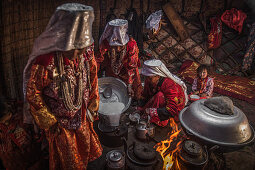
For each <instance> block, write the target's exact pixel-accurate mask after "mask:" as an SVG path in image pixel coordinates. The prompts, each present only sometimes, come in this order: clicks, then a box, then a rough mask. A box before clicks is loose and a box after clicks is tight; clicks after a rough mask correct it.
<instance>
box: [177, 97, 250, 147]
mask: <svg viewBox="0 0 255 170" xmlns="http://www.w3.org/2000/svg"><path fill="white" fill-rule="evenodd" d="M206 100H209V99H202V100H198V101H196V102H194V103H192V104H191V105H190V106H189V107H186V108H184V109H183V110H182V111H181V112H180V114H179V120H180V122H181V125H182V127H183V128H184V129H186V130H188V131H189V132H190V133H191V134H193V135H194V136H196V137H198V138H200V139H203V140H204V141H206V142H209V143H210V144H217V145H221V146H233V147H239V146H245V145H247V144H250V143H251V142H252V141H253V140H254V130H253V128H252V127H251V126H250V125H249V122H248V120H247V117H246V116H245V114H244V113H243V112H242V111H241V110H240V109H239V108H237V107H235V106H234V107H233V114H222V113H219V112H216V111H213V110H211V109H210V108H208V107H207V106H206V105H205V104H204V103H205V101H206Z"/></svg>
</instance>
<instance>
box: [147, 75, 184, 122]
mask: <svg viewBox="0 0 255 170" xmlns="http://www.w3.org/2000/svg"><path fill="white" fill-rule="evenodd" d="M159 92H160V93H159ZM143 96H144V98H145V99H150V100H149V101H148V102H147V104H146V105H145V106H144V108H143V109H144V110H145V109H147V108H162V107H165V108H166V110H167V111H168V112H169V116H173V117H174V120H175V121H179V112H180V111H181V110H182V109H183V108H184V106H185V95H184V92H183V89H182V87H181V86H180V85H178V84H176V83H175V82H174V81H173V80H172V79H170V78H164V80H163V83H162V85H161V86H160V87H158V86H157V87H155V86H154V87H153V85H151V84H150V82H149V81H148V80H147V79H146V80H145V85H144V91H143ZM156 112H157V111H156ZM157 114H159V113H156V114H154V115H153V119H152V121H153V122H154V123H156V124H158V125H160V126H165V125H166V124H167V122H164V121H161V122H158V121H159V118H158V116H157ZM167 121H168V120H167Z"/></svg>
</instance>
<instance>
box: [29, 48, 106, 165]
mask: <svg viewBox="0 0 255 170" xmlns="http://www.w3.org/2000/svg"><path fill="white" fill-rule="evenodd" d="M56 55H57V53H50V54H47V55H42V56H38V57H37V58H36V60H35V62H34V64H33V65H32V68H31V76H30V80H29V82H28V85H27V100H28V101H29V103H30V106H31V114H32V115H33V118H34V120H35V122H36V124H37V125H38V126H39V127H40V128H41V129H43V130H44V131H45V133H46V136H47V138H48V141H49V156H50V157H49V159H50V169H86V167H87V163H88V161H92V160H94V159H96V158H98V157H99V156H100V155H101V154H102V148H101V145H100V142H99V140H98V137H97V134H96V133H95V132H94V130H93V124H92V123H91V122H90V121H88V119H87V117H86V111H87V109H88V110H90V112H92V113H96V112H97V110H98V105H99V95H98V79H97V67H96V61H95V59H94V52H93V46H90V47H87V51H86V53H85V54H83V57H81V58H80V60H78V59H77V61H76V62H77V63H79V62H82V63H83V64H84V65H89V67H88V66H85V69H83V70H81V74H82V76H81V77H82V78H81V79H79V78H77V75H78V73H77V64H76V62H75V61H71V60H69V59H67V58H64V57H63V62H64V64H63V65H64V73H65V79H66V80H65V81H69V80H70V84H69V85H70V86H71V87H69V90H71V92H70V94H71V100H72V102H74V103H77V100H78V97H77V96H78V94H79V83H80V82H79V81H81V82H82V84H81V86H80V87H82V88H81V90H82V104H81V107H80V108H76V109H72V110H69V109H67V107H66V104H65V102H64V99H63V95H62V90H63V89H62V88H61V86H60V85H59V80H58V78H57V77H58V73H57V72H56V69H57V67H56V66H57V65H58V64H57V62H56ZM58 57H60V56H58ZM89 82H90V83H89ZM93 116H96V115H93ZM56 123H57V126H58V128H59V129H60V133H59V134H56V133H53V132H52V131H50V130H49V129H50V128H51V127H52V126H53V125H56Z"/></svg>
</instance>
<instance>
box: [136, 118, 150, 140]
mask: <svg viewBox="0 0 255 170" xmlns="http://www.w3.org/2000/svg"><path fill="white" fill-rule="evenodd" d="M147 135H148V136H150V137H152V138H153V137H154V135H155V126H154V125H151V124H147V123H146V122H145V121H140V122H139V124H137V125H136V136H137V138H138V139H141V140H146V139H148V137H147Z"/></svg>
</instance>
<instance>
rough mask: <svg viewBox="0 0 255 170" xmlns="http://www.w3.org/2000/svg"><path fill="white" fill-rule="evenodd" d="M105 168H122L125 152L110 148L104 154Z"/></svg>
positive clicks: (108, 169) (123, 167) (114, 169)
mask: <svg viewBox="0 0 255 170" xmlns="http://www.w3.org/2000/svg"><path fill="white" fill-rule="evenodd" d="M106 162H107V170H124V169H125V154H124V152H122V151H120V150H112V151H110V152H108V153H107V154H106Z"/></svg>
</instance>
